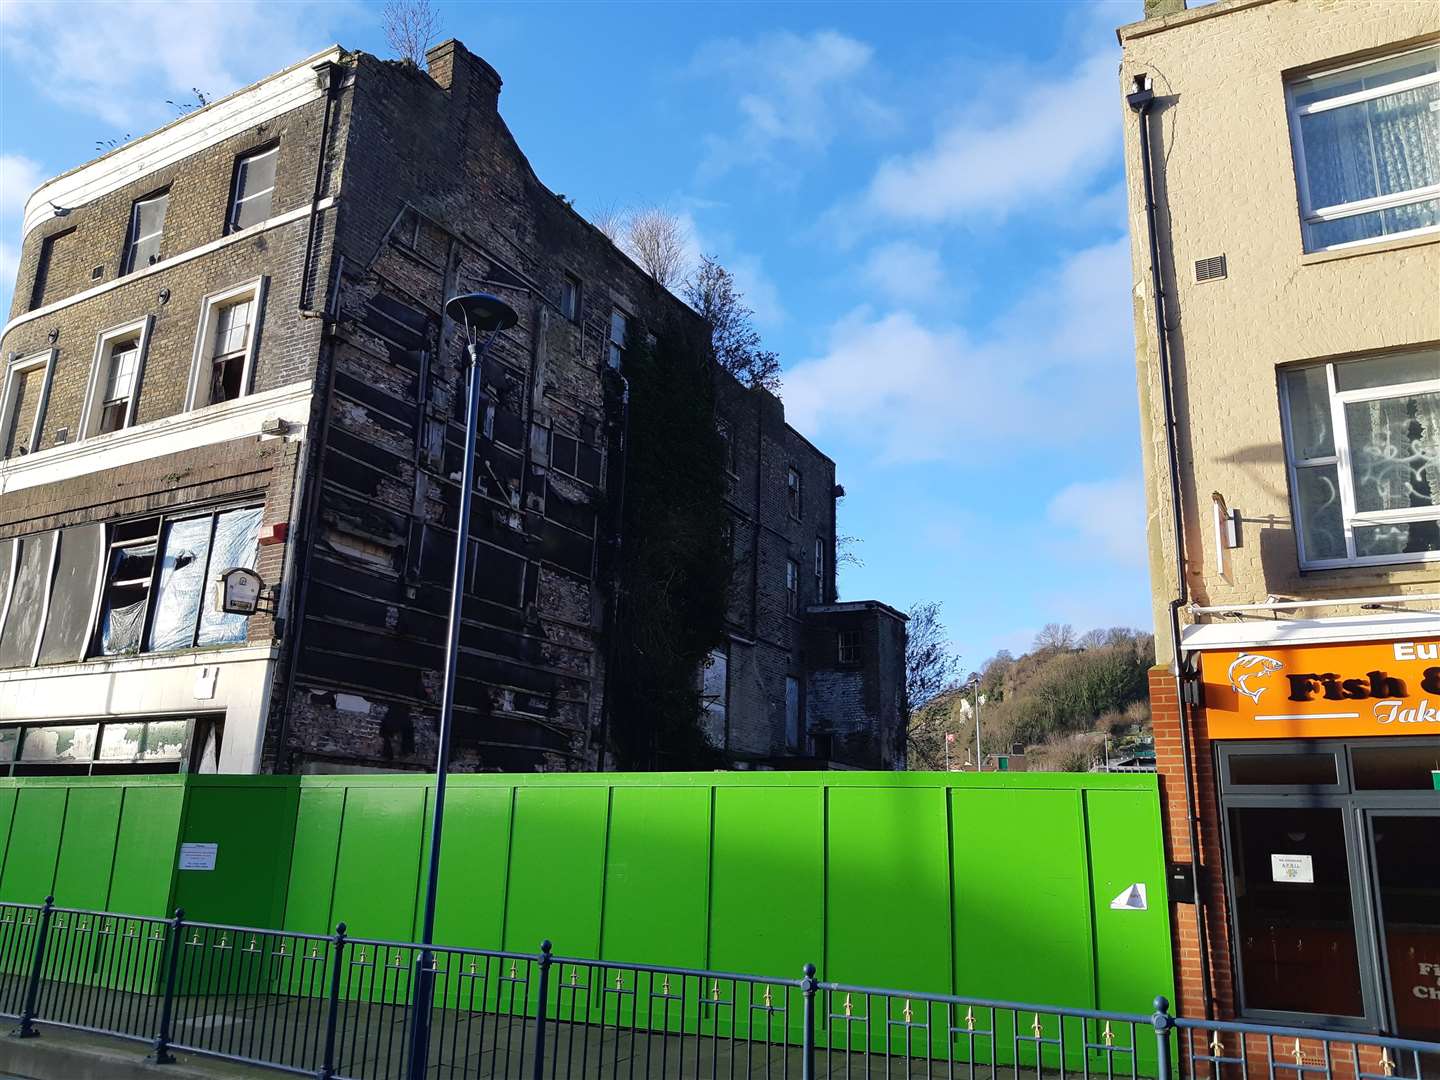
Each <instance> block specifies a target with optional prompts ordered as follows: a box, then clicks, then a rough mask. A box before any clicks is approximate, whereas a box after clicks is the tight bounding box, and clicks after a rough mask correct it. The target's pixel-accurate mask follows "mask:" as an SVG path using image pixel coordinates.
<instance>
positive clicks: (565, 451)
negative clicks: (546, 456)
mask: <svg viewBox="0 0 1440 1080" xmlns="http://www.w3.org/2000/svg"><path fill="white" fill-rule="evenodd" d="M579 453H580V444H579V443H578V442H577V441H576V440H574V439H572V438H570V437H569V436H568V435H561V434H560V433H559V432H558V431H552V432H551V433H550V467H551V468H552V469H554V470H556V471H557V472H562V473H565V474H566V475H568V476H574V475H575V474H576V472H577V471H578V469H579Z"/></svg>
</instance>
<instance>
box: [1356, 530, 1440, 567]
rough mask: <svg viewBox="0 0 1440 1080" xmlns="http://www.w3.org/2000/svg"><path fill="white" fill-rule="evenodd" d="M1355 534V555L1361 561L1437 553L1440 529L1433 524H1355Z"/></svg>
mask: <svg viewBox="0 0 1440 1080" xmlns="http://www.w3.org/2000/svg"><path fill="white" fill-rule="evenodd" d="M1354 532H1355V554H1356V555H1358V556H1360V557H1361V558H1371V557H1374V556H1378V555H1413V554H1419V553H1421V552H1425V551H1440V526H1437V525H1436V523H1435V522H1433V521H1409V522H1403V523H1397V524H1393V525H1356V526H1355V529H1354Z"/></svg>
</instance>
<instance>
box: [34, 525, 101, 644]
mask: <svg viewBox="0 0 1440 1080" xmlns="http://www.w3.org/2000/svg"><path fill="white" fill-rule="evenodd" d="M104 542H105V530H104V527H103V526H101V525H79V526H76V527H75V528H71V529H63V530H61V532H60V553H59V555H58V556H57V557H56V560H55V576H54V578H53V579H52V580H51V583H50V606H49V608H48V609H47V610H46V613H45V633H44V637H43V638H42V639H41V642H40V663H42V664H64V663H74V662H75V661H79V660H83V659H85V645H86V642H87V641H88V639H89V637H90V611H91V609H92V608H93V607H94V604H95V579H96V577H97V576H98V575H99V572H100V555H101V551H102V549H103V547H104Z"/></svg>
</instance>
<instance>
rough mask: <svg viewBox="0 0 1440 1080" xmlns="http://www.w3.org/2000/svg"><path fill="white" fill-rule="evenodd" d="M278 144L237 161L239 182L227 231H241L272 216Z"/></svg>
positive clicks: (234, 193) (233, 198) (232, 197)
mask: <svg viewBox="0 0 1440 1080" xmlns="http://www.w3.org/2000/svg"><path fill="white" fill-rule="evenodd" d="M279 152H280V148H279V147H278V146H270V147H266V148H265V149H264V150H256V151H254V152H253V153H250V154H246V155H244V156H243V157H241V158H240V159H239V160H238V161H236V162H235V185H234V188H233V190H232V191H231V193H230V216H229V218H228V219H227V220H226V222H225V228H226V231H227V232H239V231H240V230H241V229H248V228H249V227H250V226H251V225H258V224H259V223H260V222H262V221H264V220H265V219H266V218H267V217H269V216H270V197H271V195H273V194H274V192H275V160H276V158H277V157H278V156H279Z"/></svg>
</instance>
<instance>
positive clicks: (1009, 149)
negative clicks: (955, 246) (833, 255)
mask: <svg viewBox="0 0 1440 1080" xmlns="http://www.w3.org/2000/svg"><path fill="white" fill-rule="evenodd" d="M1116 62H1117V54H1116V52H1115V50H1114V49H1113V48H1106V49H1103V50H1098V51H1092V52H1090V53H1088V54H1087V55H1085V56H1084V57H1083V59H1082V60H1081V62H1080V63H1079V64H1078V65H1077V66H1076V67H1075V68H1074V69H1073V70H1071V71H1070V72H1068V73H1067V74H1066V75H1064V76H1063V77H1061V78H1059V79H1052V80H1048V81H1036V82H1033V83H1032V84H1030V85H1029V86H1028V87H1023V86H1016V85H1015V84H1014V82H1013V81H1010V82H1007V83H1003V84H998V85H997V84H993V83H992V84H991V85H990V88H989V89H988V90H987V91H986V92H985V93H982V94H980V95H979V100H978V101H977V102H976V104H975V106H974V109H973V110H972V111H970V112H969V113H967V114H966V115H965V116H963V117H961V118H960V119H958V120H956V121H954V122H953V123H950V124H949V125H947V126H946V127H944V128H943V129H942V130H941V131H939V132H938V133H937V134H936V136H935V138H934V140H933V141H932V143H931V144H930V145H929V146H928V147H926V148H925V149H923V150H920V151H918V152H916V153H913V154H909V155H905V156H899V157H892V158H890V159H888V160H887V161H885V162H883V163H882V164H881V165H880V167H879V168H878V169H877V170H876V172H875V175H874V177H873V178H872V179H871V181H870V184H869V187H868V189H867V190H866V192H865V193H864V195H863V197H862V199H861V205H862V209H863V210H864V211H865V212H866V213H865V214H862V215H861V217H862V218H863V217H865V216H866V214H868V215H877V216H880V217H882V218H886V219H890V220H894V221H902V222H910V223H915V224H938V223H945V222H956V221H963V220H967V219H971V218H985V219H990V220H1000V219H1003V218H1005V217H1006V216H1007V215H1009V214H1011V213H1014V212H1016V211H1020V210H1025V209H1030V208H1033V207H1034V206H1035V205H1036V204H1037V203H1038V204H1049V203H1052V202H1053V201H1055V200H1056V199H1059V198H1062V197H1063V198H1065V199H1067V200H1068V199H1074V198H1075V197H1076V196H1077V195H1078V194H1080V193H1082V192H1083V191H1084V190H1085V189H1086V187H1087V185H1089V184H1090V182H1091V181H1093V180H1094V179H1095V178H1096V176H1097V175H1098V174H1099V173H1100V172H1101V171H1102V170H1103V169H1105V168H1106V167H1107V166H1109V165H1111V164H1112V163H1113V162H1114V161H1115V160H1116V157H1117V155H1118V153H1119V146H1120V139H1119V125H1120V103H1119V97H1118V91H1117V89H1116V87H1117V81H1116V75H1115V70H1116Z"/></svg>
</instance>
